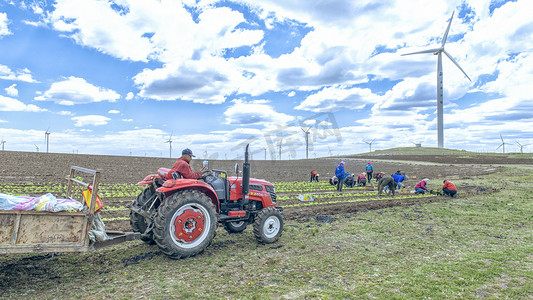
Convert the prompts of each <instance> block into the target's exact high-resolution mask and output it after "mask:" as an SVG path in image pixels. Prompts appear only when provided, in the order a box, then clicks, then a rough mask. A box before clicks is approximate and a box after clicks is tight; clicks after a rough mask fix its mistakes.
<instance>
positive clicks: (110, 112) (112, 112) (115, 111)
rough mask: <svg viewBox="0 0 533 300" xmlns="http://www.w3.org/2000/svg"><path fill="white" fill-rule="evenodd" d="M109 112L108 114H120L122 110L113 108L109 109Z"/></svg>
mask: <svg viewBox="0 0 533 300" xmlns="http://www.w3.org/2000/svg"><path fill="white" fill-rule="evenodd" d="M107 113H108V114H120V111H118V110H115V109H112V110H110V111H108V112H107Z"/></svg>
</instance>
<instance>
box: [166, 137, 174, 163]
mask: <svg viewBox="0 0 533 300" xmlns="http://www.w3.org/2000/svg"><path fill="white" fill-rule="evenodd" d="M173 133H174V132H171V133H170V137H169V138H168V141H166V142H165V143H168V144H169V146H170V154H169V156H168V157H170V158H172V134H173Z"/></svg>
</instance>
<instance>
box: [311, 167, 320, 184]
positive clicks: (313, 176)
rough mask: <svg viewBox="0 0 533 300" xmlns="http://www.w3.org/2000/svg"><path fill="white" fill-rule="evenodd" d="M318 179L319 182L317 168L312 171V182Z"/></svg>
mask: <svg viewBox="0 0 533 300" xmlns="http://www.w3.org/2000/svg"><path fill="white" fill-rule="evenodd" d="M313 180H314V181H316V182H318V172H317V171H316V170H313V171H311V182H313Z"/></svg>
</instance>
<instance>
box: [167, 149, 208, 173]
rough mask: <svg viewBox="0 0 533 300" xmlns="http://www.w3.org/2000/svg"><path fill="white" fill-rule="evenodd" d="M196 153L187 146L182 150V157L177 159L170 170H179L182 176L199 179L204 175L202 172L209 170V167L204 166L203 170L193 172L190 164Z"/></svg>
mask: <svg viewBox="0 0 533 300" xmlns="http://www.w3.org/2000/svg"><path fill="white" fill-rule="evenodd" d="M193 157H194V155H193V154H192V151H191V149H189V148H186V149H183V151H181V157H180V158H178V160H176V162H175V163H174V166H172V169H170V172H178V173H179V174H180V175H181V178H185V179H198V178H200V177H201V176H202V172H203V171H205V170H207V167H203V168H202V170H200V171H198V172H193V171H192V169H191V166H190V164H189V163H190V162H191V160H192V158H193Z"/></svg>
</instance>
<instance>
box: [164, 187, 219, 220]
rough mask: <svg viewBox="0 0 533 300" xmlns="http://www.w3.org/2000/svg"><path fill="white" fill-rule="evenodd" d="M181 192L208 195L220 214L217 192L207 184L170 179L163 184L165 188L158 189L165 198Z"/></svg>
mask: <svg viewBox="0 0 533 300" xmlns="http://www.w3.org/2000/svg"><path fill="white" fill-rule="evenodd" d="M179 190H198V191H201V192H202V193H204V194H206V195H207V196H208V197H209V198H211V202H213V204H214V205H215V207H216V210H217V212H220V202H219V200H218V197H217V193H216V192H215V190H214V189H213V188H212V187H211V186H210V185H209V184H207V183H205V182H203V181H200V180H197V179H177V180H176V179H170V180H167V181H165V183H163V186H162V187H160V188H158V189H157V191H158V192H161V193H163V194H164V195H165V198H167V197H169V196H170V195H172V194H174V193H175V192H176V191H179Z"/></svg>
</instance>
